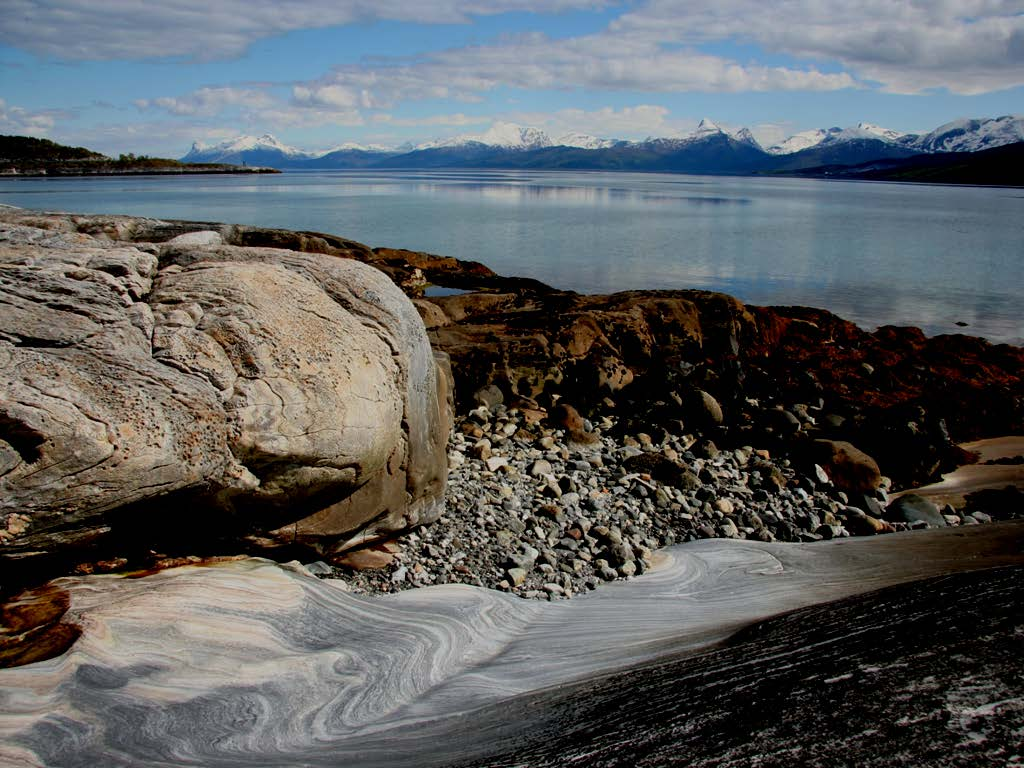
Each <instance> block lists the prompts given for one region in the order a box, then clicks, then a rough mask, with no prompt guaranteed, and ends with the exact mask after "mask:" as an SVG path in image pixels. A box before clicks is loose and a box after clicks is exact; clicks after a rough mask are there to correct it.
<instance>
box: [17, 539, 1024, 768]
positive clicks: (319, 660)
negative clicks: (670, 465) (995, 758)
mask: <svg viewBox="0 0 1024 768" xmlns="http://www.w3.org/2000/svg"><path fill="white" fill-rule="evenodd" d="M1022 538H1024V526H1021V525H1020V524H1013V523H1010V524H994V525H990V526H977V527H974V528H971V529H969V530H965V531H953V530H948V529H947V530H940V531H930V532H925V533H915V534H896V535H893V536H889V537H885V538H884V539H876V540H853V539H851V540H843V541H832V542H825V543H822V544H816V545H813V546H807V545H779V544H774V545H773V544H763V543H756V542H739V541H704V542H696V543H691V544H688V545H684V546H680V547H676V548H672V549H670V550H667V551H666V552H665V553H664V560H663V562H662V563H661V564H660V565H659V567H657V568H655V569H654V570H653V571H651V572H650V573H649V574H647V575H645V576H643V577H641V578H638V579H635V580H632V581H629V582H621V583H618V584H614V585H610V586H608V587H607V588H606V589H604V590H602V591H600V592H597V593H594V594H592V595H589V596H587V597H584V598H580V599H577V600H574V601H571V602H557V603H549V604H538V603H535V602H529V601H522V600H518V599H517V598H513V597H510V596H508V595H503V594H501V593H497V592H493V591H488V590H483V589H479V588H474V587H468V586H453V585H448V586H442V587H430V588H424V589H420V590H416V591H412V592H406V593H402V594H400V595H395V596H389V597H378V598H367V597H358V596H354V595H351V594H348V593H347V592H345V591H344V590H343V589H342V588H340V587H339V586H337V585H336V583H334V582H331V581H318V580H316V579H315V578H312V577H311V576H309V575H307V574H305V573H303V572H302V570H301V569H299V568H297V567H296V568H295V569H292V568H288V567H281V566H278V565H275V564H273V563H270V562H268V561H264V560H255V559H246V560H240V561H234V562H229V563H221V564H218V565H214V566H203V567H200V566H196V567H186V568H179V569H174V570H169V571H163V572H159V573H156V574H153V575H150V576H147V577H145V578H137V579H132V578H123V577H115V576H92V577H77V578H64V579H60V580H57V581H56V582H54V584H53V586H54V587H55V588H56V589H57V590H58V591H59V592H61V593H63V594H66V595H67V596H68V597H67V600H68V605H69V608H68V612H67V614H66V617H65V620H66V621H69V622H71V623H74V624H76V625H77V626H79V627H80V628H81V636H80V637H79V639H78V640H77V641H76V642H75V643H74V645H73V646H72V647H71V648H70V649H69V650H68V651H66V652H65V653H64V654H62V655H60V656H58V657H56V658H52V659H49V660H46V661H38V662H35V663H31V664H27V665H24V666H21V667H16V668H11V669H6V670H2V671H0V761H3V762H5V764H14V765H61V766H79V765H80V766H92V765H107V766H120V765H125V766H127V765H141V764H144V765H151V766H180V765H203V766H229V765H247V766H254V765H309V766H315V765H316V766H318V765H323V766H328V765H347V766H372V765H381V766H383V765H389V766H394V765H418V766H419V765H422V766H427V765H451V764H456V763H461V762H465V763H467V764H474V765H487V764H493V763H492V762H491V760H490V758H489V757H488V755H489V754H490V753H491V752H492V751H498V752H501V751H502V750H504V749H508V748H509V746H510V745H512V744H516V743H522V744H527V745H533V746H532V747H531V749H534V750H535V751H534V753H535V754H538V755H540V754H542V753H543V754H544V755H547V757H545V758H543V759H542V758H541V757H537V758H536V764H559V762H558V759H557V758H558V754H559V746H560V745H559V743H558V742H557V741H554V740H553V739H555V738H556V737H555V735H554V734H556V733H558V732H560V730H561V729H562V728H571V729H572V732H573V733H574V734H576V737H579V735H580V734H581V733H586V732H587V731H586V725H587V721H586V720H582V721H580V720H573V715H572V713H571V711H569V712H568V713H567V712H566V710H565V708H564V707H562V709H561V715H560V717H563V718H567V719H566V720H563V721H562V722H561V723H559V724H553V722H552V721H551V720H550V719H549V716H550V715H551V712H552V711H553V710H548V709H545V706H540V705H538V706H531V705H530V703H529V702H530V701H538V702H540V704H543V703H544V701H545V699H543V698H541V699H530V698H528V697H527V698H523V696H524V695H527V694H529V695H531V696H532V695H534V694H537V692H540V691H547V692H548V694H547V697H548V698H547V700H550V699H551V697H552V696H554V697H555V699H556V700H558V701H565V700H567V699H566V696H569V699H568V700H570V701H573V700H574V701H575V702H576V706H577V708H578V709H579V711H580V712H582V713H584V714H586V713H588V712H589V714H587V717H592V718H594V717H596V716H597V714H599V713H600V712H601V711H602V707H601V701H611V700H612V699H613V698H614V697H615V696H618V697H620V698H622V697H623V696H624V697H626V698H627V699H629V695H628V691H629V688H628V686H629V684H630V683H629V681H630V680H636V681H640V680H650V679H651V676H652V674H653V675H654V676H655V677H656V676H657V672H656V670H657V669H659V667H658V666H650V665H652V664H656V663H658V662H663V661H675V660H678V659H679V658H681V657H682V658H693V659H694V660H695V661H694V664H696V666H693V664H691V667H692V669H691V673H692V674H690V677H689V678H686V679H687V680H688V682H687V683H686V684H687V685H689V686H695V687H694V688H692V689H690V692H689V693H688V689H685V688H681V689H680V690H679V697H683V698H682V699H679V698H678V697H676V700H677V701H679V700H681V701H684V702H685V700H686V699H685V697H687V696H689V695H697V694H699V692H700V690H701V687H700V685H701V679H702V678H701V674H700V668H701V667H700V664H701V662H700V661H699V659H701V658H705V657H701V656H696V657H695V656H694V654H695V653H699V652H702V651H705V650H707V649H708V648H709V647H710V646H714V645H716V644H718V643H720V642H721V641H724V640H726V639H727V638H729V637H730V636H732V635H734V634H735V633H736V632H737V630H740V629H741V628H743V627H749V626H750V625H751V624H752V623H754V622H757V621H761V620H763V619H766V618H767V617H770V616H774V615H778V614H782V613H785V612H789V611H793V610H797V609H802V608H807V607H809V606H815V605H822V604H824V603H826V602H828V601H831V600H837V599H842V598H849V597H851V596H855V595H865V594H867V593H869V592H870V591H871V590H876V589H879V588H883V587H887V586H890V585H894V584H903V583H908V582H912V581H914V580H917V579H923V578H927V577H930V576H936V575H941V574H946V573H951V572H956V571H960V570H967V569H977V568H986V567H993V566H1007V565H1014V564H1016V565H1020V564H1021V563H1022V562H1024V555H1022V553H1021V542H1022ZM1016 573H1018V574H1019V570H1018V571H1016ZM922 589H925V590H927V589H928V587H927V585H925V586H924V587H922ZM866 599H867V600H868V602H867V603H866V605H868V606H870V605H871V602H870V598H866ZM877 601H878V602H877V604H878V606H880V608H879V612H878V613H877V614H871V612H870V611H868V614H869V618H870V620H871V623H872V625H874V626H878V627H886V626H889V625H890V624H893V625H897V624H899V622H901V621H904V619H905V618H906V617H903V616H902V615H901V613H900V611H898V610H892V609H891V605H890V604H889V603H886V602H884V601H883V600H882V599H881V598H877ZM939 603H940V604H939V605H932V606H931V607H930V608H927V610H926V611H925V613H920V614H911V615H917V616H918V619H917V620H919V621H920V620H923V618H925V617H927V616H929V615H939V614H943V613H944V605H943V604H942V601H941V600H940V601H939ZM823 610H824V609H823ZM825 613H827V611H825ZM812 626H813V625H812ZM754 635H755V636H756V635H757V633H756V632H755V633H754ZM812 635H813V632H812ZM856 636H857V633H856V632H853V633H852V634H851V635H850V637H851V638H853V640H851V642H854V641H855V639H856ZM800 637H801V638H802V639H801V640H800V643H803V644H794V645H791V646H788V645H786V644H785V637H781V638H779V637H776V641H777V644H776V645H772V644H771V643H768V644H766V645H764V646H763V648H762V649H761V650H760V651H758V653H760V654H761V655H762V656H766V657H767V659H768V663H769V664H770V662H771V659H773V658H788V656H786V654H790V655H793V656H797V657H803V658H807V659H813V658H815V655H816V653H817V651H816V650H814V649H811V650H808V651H807V652H806V653H802V649H804V648H805V646H806V643H807V642H809V641H808V640H807V638H806V637H804V636H803V635H800ZM742 638H743V636H742V635H740V636H737V639H736V640H734V641H733V645H734V647H735V644H736V643H737V642H740V640H742ZM822 647H824V646H822ZM840 647H841V644H840ZM869 650H870V649H869ZM885 650H886V649H884V648H880V649H879V653H880V654H883V655H884V652H885ZM927 650H929V651H930V657H931V658H941V655H942V649H941V648H939V647H932V648H929V649H927ZM858 653H861V651H858ZM840 655H841V654H840ZM733 656H734V657H735V658H734V663H735V664H736V665H738V673H739V677H738V678H737V679H741V680H742V679H748V678H749V679H754V678H757V679H760V678H761V677H762V676H761V675H760V674H759V673H758V669H761V670H765V669H768V670H770V671H772V672H773V674H775V675H776V676H778V674H780V673H779V672H778V670H775V668H774V667H770V666H769V667H751V668H749V669H748V668H746V667H745V666H744V658H743V656H742V654H738V655H737V654H736V653H734V654H733ZM869 657H870V653H869ZM707 658H709V659H710V661H711V662H714V663H713V664H711V663H709V666H708V667H707V669H708V671H709V673H710V672H711V671H713V670H716V669H717V670H720V669H721V664H720V663H719V662H720V659H717V658H716V657H707ZM869 660H870V659H869ZM758 663H762V664H763V663H765V662H764V661H763V660H762V661H760V662H758ZM786 663H788V662H786ZM637 665H646V668H647V669H648V672H646V673H643V674H641V672H640V671H639V670H638V671H636V672H632V673H629V674H627V675H623V676H620V677H619V678H608V679H607V680H605V679H604V676H605V675H607V674H609V673H613V672H616V671H621V670H624V669H627V668H635V667H637ZM783 669H784V667H783ZM650 670H655V672H653V673H652V672H651V671H650ZM693 670H696V671H693ZM894 674H895V673H894ZM782 677H785V675H784V674H783V675H782ZM691 678H692V679H691ZM714 679H716V678H714V677H713V676H709V677H708V678H707V680H709V681H710V680H714ZM614 680H618V682H617V683H616V685H617V686H618V688H615V690H613V691H612V692H611V693H609V692H608V690H609V688H608V687H609V685H611V684H612V683H611V682H609V681H614ZM585 681H590V683H588V685H589V686H590V687H589V688H588V687H586V686H584V687H580V686H581V685H583V683H584V682H585ZM602 681H604V682H602ZM570 683H571V684H573V686H574V687H573V688H566V689H564V694H565V695H562V696H561V699H559V696H560V695H561V694H559V687H560V686H565V685H567V684H570ZM1018 683H1019V681H1018ZM665 685H671V681H670V680H669V681H667V682H665ZM623 686H625V688H624V687H623ZM1004 688H1005V689H1006V690H1004V691H1003V692H1002V693H1000V695H1004V697H1005V698H1006V701H1009V699H1011V698H1013V697H1015V696H1016V697H1018V698H1019V697H1020V696H1021V686H1020V685H1019V684H1017V683H1014V682H1013V681H1006V684H1005V685H1004ZM588 690H597V691H599V692H600V691H604V692H603V693H601V695H602V696H605V697H606V698H604V699H599V698H596V694H595V698H593V699H587V698H586V697H587V696H588ZM574 691H575V693H573V692H574ZM570 694H571V696H570ZM659 695H662V694H661V693H659ZM701 695H702V694H701ZM573 696H575V697H583V698H575V699H573V698H572V697H573ZM608 697H612V698H608ZM670 698H672V697H670ZM975 698H977V697H975ZM630 701H631V703H630V705H629V706H628V707H626V708H625V709H624V710H622V711H623V712H624V713H625V714H628V715H629V717H631V718H633V719H632V720H629V722H631V723H636V724H637V725H638V727H640V728H645V727H653V726H652V723H655V724H656V722H657V721H656V720H654V721H651V722H648V723H645V722H643V718H642V713H643V711H644V706H643V701H644V700H643V699H639V700H632V699H630ZM652 701H653V700H652ZM982 703H983V702H982ZM974 704H976V705H977V706H981V704H979V703H978V702H975V703H974ZM559 706H561V705H559ZM972 706H974V705H972ZM1005 706H1010V705H1009V704H1006V705H1005ZM1013 706H1016V705H1013ZM506 710H507V712H509V713H511V714H512V716H513V717H512V719H511V720H510V719H509V718H508V717H504V716H503V714H502V713H503V711H506ZM700 711H702V710H697V711H695V712H694V713H693V715H692V717H690V718H689V719H688V718H687V717H686V716H684V715H676V720H675V723H676V726H675V727H676V728H677V731H676V736H675V737H673V738H682V737H683V736H685V734H686V733H688V732H689V731H688V730H687V729H688V728H699V727H701V723H702V722H704V721H701V720H700V718H699V713H700ZM637 713H639V715H638V714H637ZM606 714H607V713H606ZM960 714H962V713H961V712H960V710H959V709H958V710H957V711H956V716H959V715H960ZM638 718H639V719H638ZM605 719H607V718H605ZM612 719H613V720H614V717H613V718H612ZM768 719H769V720H771V717H770V716H768ZM593 722H595V723H596V722H598V720H596V719H595V720H593ZM556 725H557V727H555V726H556ZM734 725H736V724H734ZM737 727H738V726H737ZM861 730H870V729H869V728H868V727H867V726H865V727H863V728H861ZM652 732H654V731H652ZM643 733H644V732H643V731H642V730H641V731H639V732H638V733H633V734H631V736H632V737H642V736H643ZM680 734H682V736H680ZM600 736H601V734H600V733H593V732H589V736H587V738H591V739H593V740H597V741H600ZM659 738H661V739H662V740H663V741H664V735H663V734H662V735H661V736H659ZM864 738H866V739H870V738H871V737H870V735H866V736H865V737H864ZM538 740H540V741H543V745H542V749H541V747H539V746H538V743H539V741H538ZM620 740H621V743H622V744H623V745H624V746H627V747H628V740H625V739H622V738H621V734H620ZM577 741H579V738H577ZM670 743H671V742H670ZM577 747H579V744H576V745H575V747H574V748H577ZM900 747H901V745H900V744H896V743H893V746H892V749H893V750H894V752H893V754H898V753H899V749H900ZM537 749H541V751H540V752H537V751H536V750H537ZM709 749H710V747H709ZM574 754H575V755H576V756H577V759H579V760H585V750H584V751H582V752H581V751H579V749H577V751H576V752H574ZM610 754H611V755H612V756H611V757H607V755H606V756H605V758H604V761H603V762H598V763H595V764H628V763H629V760H632V759H636V756H637V755H642V754H643V753H642V752H637V753H630V752H629V751H628V750H627V751H620V752H618V753H615V751H614V750H611V752H610ZM616 754H617V755H618V758H616V757H615V755H616ZM507 759H508V760H510V761H511V762H516V760H515V759H514V755H509V756H507ZM498 762H500V763H501V764H504V762H505V760H504V759H503V760H501V761H498ZM519 762H520V763H522V764H527V765H529V764H533V763H532V762H530V761H529V760H526V761H525V762H523V761H519ZM517 764H518V763H517ZM662 764H663V763H662Z"/></svg>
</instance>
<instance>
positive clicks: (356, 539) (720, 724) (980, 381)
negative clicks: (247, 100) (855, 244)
mask: <svg viewBox="0 0 1024 768" xmlns="http://www.w3.org/2000/svg"><path fill="white" fill-rule="evenodd" d="M431 286H433V287H435V288H436V286H445V287H447V288H448V289H449V292H450V291H451V290H455V291H463V292H461V293H454V294H450V295H447V296H430V295H428V294H430V293H433V292H434V291H432V290H427V289H428V288H429V287H431ZM0 306H2V307H3V311H2V312H0V584H2V594H0V597H2V598H3V599H2V600H0V762H2V763H4V764H8V763H9V764H12V765H31V766H42V765H54V766H56V765H60V766H83V768H84V767H86V766H94V765H112V766H113V765H118V766H120V765H124V766H134V765H153V766H167V767H168V768H171V767H172V766H181V765H204V766H225V767H226V766H234V765H244V766H256V765H275V766H278V765H283V764H287V765H309V766H313V765H324V766H328V765H330V766H335V765H338V764H339V762H341V763H344V764H346V765H352V766H364V767H366V766H387V767H389V768H390V766H394V765H396V764H397V763H398V762H399V760H402V761H404V762H406V763H408V764H415V765H422V766H430V765H437V766H452V765H466V766H470V765H481V766H483V765H487V766H494V765H506V764H508V765H531V766H540V765H564V764H566V763H567V762H569V761H576V762H579V763H580V764H587V765H591V764H593V765H609V766H612V765H648V764H649V765H665V764H668V763H671V762H678V761H679V760H680V759H685V760H686V761H687V762H688V763H693V764H694V765H737V766H738V765H747V764H749V763H750V762H751V761H755V762H760V763H763V764H764V765H790V764H792V763H793V762H794V760H795V761H796V762H801V761H803V762H806V763H807V764H822V765H824V764H830V765H831V764H835V763H836V762H837V761H839V762H842V761H843V760H847V761H850V760H852V761H853V762H857V761H860V762H861V763H864V764H879V765H881V764H885V765H888V764H894V763H896V762H899V763H906V762H910V763H920V764H929V765H931V764H935V765H950V766H953V765H956V766H959V765H976V764H980V763H982V762H984V763H989V762H991V763H993V764H994V763H995V762H996V761H1005V760H1004V758H1005V759H1009V760H1010V761H1011V762H1013V761H1015V760H1017V758H1018V757H1019V749H1017V748H1016V747H1015V746H1014V745H1015V743H1016V742H1015V739H1016V741H1019V738H1017V736H1019V722H1020V714H1021V711H1022V707H1024V704H1022V698H1021V686H1020V684H1019V683H1020V681H1019V675H1017V676H1016V677H1014V675H1015V673H1016V672H1017V671H1018V670H1017V668H1016V667H1015V666H1014V663H1015V661H1014V660H1015V656H1014V653H1015V651H1016V650H1017V648H1018V647H1019V639H1020V637H1021V632H1022V631H1024V630H1022V626H1021V620H1022V617H1021V610H1020V597H1021V594H1020V593H1021V588H1020V585H1021V579H1020V576H1021V573H1022V571H1021V568H1022V561H1024V550H1022V548H1021V541H1022V539H1024V530H1022V529H1024V522H1022V521H1019V520H1017V521H1010V520H1011V519H1012V518H1017V517H1021V516H1022V513H1024V503H1022V492H1021V486H1024V482H1018V481H1017V480H1020V479H1021V478H1020V476H1019V473H1016V472H1014V470H1016V469H1017V468H1019V467H1020V466H1021V464H1020V463H1019V462H1021V461H1024V459H1021V457H1020V456H1017V455H1015V454H1013V451H1014V450H1016V448H1013V447H1014V446H1020V444H1021V441H1020V438H1015V439H1012V440H1008V441H1005V442H1004V443H1001V444H1000V445H1001V446H1002V448H1001V449H999V453H998V455H997V454H996V453H995V452H994V451H996V450H997V449H995V448H993V443H992V442H990V441H988V442H982V443H976V444H975V445H976V446H977V448H978V450H979V452H981V454H982V456H983V458H984V461H986V462H987V461H992V462H997V463H993V464H991V465H986V466H985V469H986V472H985V473H984V475H981V474H973V475H971V477H970V478H969V479H963V478H957V479H955V481H953V480H951V481H950V482H949V484H948V485H952V486H953V487H954V488H955V489H957V490H958V491H959V493H958V494H955V495H953V496H948V497H947V496H946V495H942V494H939V493H935V492H934V489H933V490H932V491H927V490H925V491H922V493H921V494H916V493H914V492H913V491H912V489H913V488H914V487H915V486H916V484H918V483H921V482H924V481H926V480H930V479H933V478H935V477H936V476H937V475H938V474H940V473H941V472H942V471H944V470H945V469H947V468H951V467H952V466H954V465H957V464H962V463H964V462H965V461H970V460H972V459H973V458H974V456H972V455H971V454H969V453H967V452H966V451H965V450H963V449H962V448H960V447H959V443H960V442H961V441H963V440H966V439H969V438H984V437H989V436H995V435H1004V434H1016V435H1024V381H1022V377H1024V350H1021V349H1019V348H1015V347H1009V346H1006V345H1002V346H996V345H991V344H988V343H987V342H985V341H983V340H981V339H972V338H969V337H965V336H950V337H938V338H934V339H926V338H924V337H923V336H922V335H921V334H920V332H918V331H916V330H915V329H899V328H883V329H879V330H878V331H876V332H874V333H868V332H866V331H863V330H861V329H859V328H856V327H855V326H852V325H851V324H849V323H846V322H845V321H842V320H841V319H839V318H836V317H834V316H832V315H830V314H829V313H827V312H823V311H820V310H813V309H806V308H763V307H748V306H745V305H743V304H742V303H741V302H739V301H737V300H736V299H733V298H731V297H728V296H723V295H720V294H709V293H705V292H696V291H677V292H657V291H654V292H647V293H628V294H615V295H612V296H579V295H576V294H569V293H565V292H558V291H554V290H552V289H551V288H549V287H547V286H543V285H541V284H539V283H536V282H535V281H530V280H525V279H516V278H503V277H501V276H498V275H495V274H494V273H492V272H490V270H488V269H487V268H486V267H483V266H482V265H478V264H469V263H463V262H457V261H455V260H454V259H444V258H441V257H436V256H432V255H429V254H416V253H410V252H397V251H391V250H388V249H370V248H368V247H366V246H364V245H361V244H359V243H354V242H352V241H348V240H344V239H342V238H338V237H334V236H330V235H323V234H320V233H312V232H287V231H283V230H267V229H261V228H256V227H244V226H236V225H228V224H215V223H209V222H175V221H160V220H153V219H142V218H135V217H111V216H77V215H73V214H47V213H36V212H31V211H23V210H19V209H9V208H0ZM1007 446H1010V447H1011V448H1012V450H1011V451H1010V453H1009V454H1007V452H1006V450H1005V448H1006V447H1007ZM989 451H993V452H991V453H990V452H989ZM1010 454H1012V455H1010ZM988 477H998V478H1007V477H1010V478H1017V479H1015V480H1013V481H1012V484H1010V485H1008V486H1007V487H999V488H990V487H986V486H987V485H988V483H987V482H986V481H985V478H988ZM947 489H948V486H947ZM908 490H909V491H910V492H907V491H908ZM933 499H934V501H933ZM1007 521H1010V522H1007ZM982 523H991V524H985V525H982ZM918 529H930V530H925V531H921V532H916V531H917V530H918ZM673 544H682V545H683V546H671V545H673ZM253 555H255V556H256V557H253ZM314 576H315V577H318V578H313V577H314ZM385 593H394V594H386V596H384V595H385ZM586 593H590V594H586ZM574 596H576V599H568V598H573V597H574ZM521 598H526V599H521ZM1014 750H1016V751H1014ZM396 756H397V757H396ZM680 756H685V757H682V758H681V757H680Z"/></svg>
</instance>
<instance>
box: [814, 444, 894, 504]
mask: <svg viewBox="0 0 1024 768" xmlns="http://www.w3.org/2000/svg"><path fill="white" fill-rule="evenodd" d="M809 452H810V457H811V460H812V461H813V462H814V463H815V464H817V465H819V466H820V467H822V469H824V470H825V473H826V474H827V475H828V478H829V480H830V481H831V482H832V483H833V484H834V485H835V486H836V488H838V489H840V490H842V491H847V492H849V493H870V492H871V491H874V490H875V489H876V488H878V486H879V485H880V484H881V482H882V473H881V471H880V470H879V468H878V464H877V462H875V460H874V459H872V458H871V457H870V456H868V455H867V454H866V453H864V451H862V450H860V449H858V448H857V447H856V446H854V445H852V444H851V443H848V442H846V441H844V440H814V441H813V442H812V443H811V444H810V446H809Z"/></svg>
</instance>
